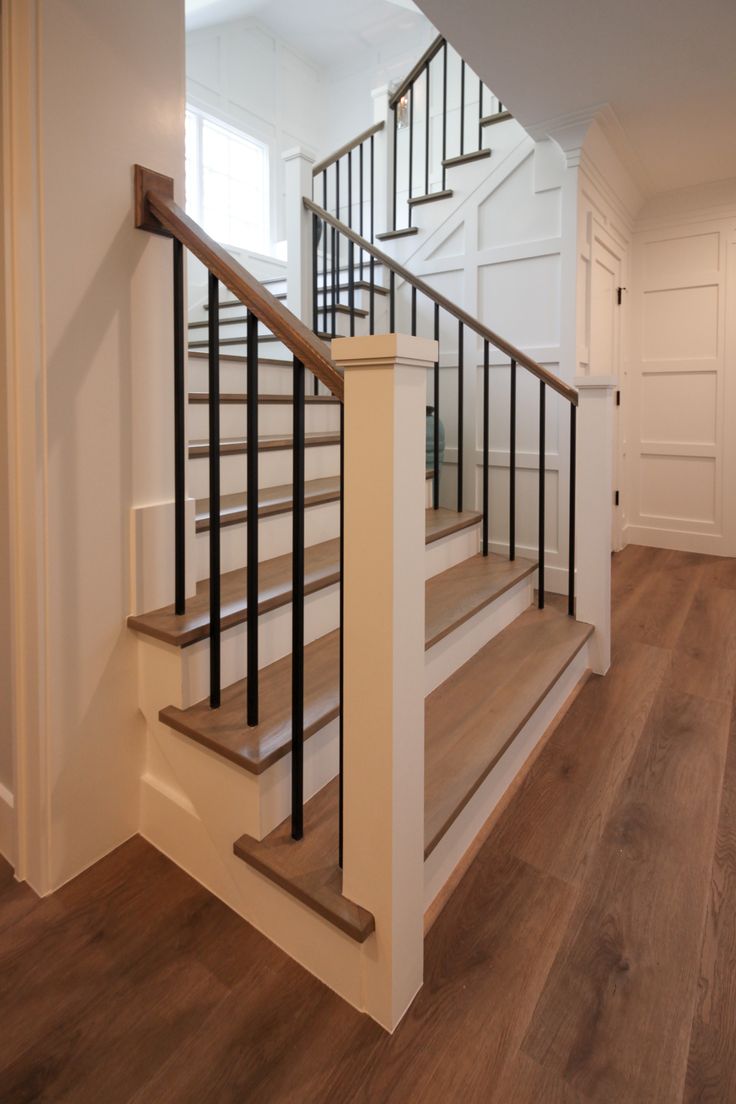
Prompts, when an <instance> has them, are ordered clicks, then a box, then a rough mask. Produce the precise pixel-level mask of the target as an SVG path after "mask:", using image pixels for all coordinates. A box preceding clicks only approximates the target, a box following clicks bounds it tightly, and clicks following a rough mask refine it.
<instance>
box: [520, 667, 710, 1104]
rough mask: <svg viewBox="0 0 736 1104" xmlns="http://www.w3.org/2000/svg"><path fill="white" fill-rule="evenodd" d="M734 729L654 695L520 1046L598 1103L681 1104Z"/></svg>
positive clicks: (706, 704) (695, 703)
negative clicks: (712, 857) (719, 797)
mask: <svg viewBox="0 0 736 1104" xmlns="http://www.w3.org/2000/svg"><path fill="white" fill-rule="evenodd" d="M729 721H730V711H729V710H728V709H727V707H726V706H725V705H723V704H722V703H720V702H710V701H706V700H704V699H703V698H699V697H694V696H692V695H687V694H682V693H679V692H677V691H675V690H672V689H669V688H667V687H664V688H663V689H662V690H661V691H660V693H659V695H658V697H657V700H656V702H655V704H654V707H653V709H652V712H651V714H650V716H649V720H648V722H647V724H646V726H645V728H644V731H643V733H642V736H641V739H640V741H639V747H638V749H637V751H636V753H635V755H634V757H633V759H632V764H631V770H630V772H629V773H628V775H627V777H626V778H625V779H624V781H623V782H622V784H621V787H620V791H619V795H618V800H617V801H616V802H615V803H614V806H613V808H612V810H611V814H610V816H609V819H608V823H607V826H606V829H605V832H604V834H603V837H602V839H601V841H600V843H599V845H598V847H597V848H596V851H595V856H594V859H593V861H592V864H591V869H590V872H589V876H588V878H587V879H586V881H585V882H584V884H583V886H582V887H581V891H580V897H579V900H578V904H577V906H576V908H575V912H574V914H573V917H572V919H571V921H570V927H569V932H568V935H567V936H566V938H565V940H564V942H563V945H562V947H561V949H560V951H559V953H558V955H557V957H556V959H555V963H554V965H553V967H552V969H551V971H550V975H549V978H548V980H547V983H546V985H545V988H544V992H543V994H542V996H541V998H540V1001H539V1004H538V1005H537V1008H536V1010H535V1013H534V1017H533V1019H532V1022H531V1025H530V1029H529V1032H528V1034H527V1036H526V1038H525V1041H524V1046H523V1050H524V1052H525V1053H526V1054H528V1055H529V1056H530V1057H531V1058H533V1059H535V1060H536V1061H537V1062H539V1063H540V1064H541V1065H542V1066H543V1067H545V1068H548V1069H550V1070H552V1071H554V1072H556V1073H557V1074H559V1075H560V1076H562V1077H564V1079H565V1080H566V1081H568V1082H569V1083H570V1084H571V1085H572V1086H573V1087H574V1088H576V1089H577V1090H578V1091H580V1092H582V1093H583V1095H584V1096H588V1097H590V1098H591V1099H594V1100H596V1101H600V1102H606V1104H608V1102H612V1104H613V1102H616V1104H618V1102H619V1101H622V1100H636V1101H644V1100H646V1101H651V1102H652V1104H658V1102H661V1104H671V1102H672V1101H676V1100H678V1099H679V1098H680V1095H681V1092H682V1087H683V1083H684V1076H685V1068H686V1060H687V1036H688V1033H689V1018H690V1015H691V1014H692V1009H693V1005H694V1000H695V995H696V990H697V981H698V953H699V945H700V935H701V933H702V928H703V921H704V915H705V905H706V896H707V889H708V881H709V861H708V860H709V856H710V855H711V854H712V848H713V842H714V838H715V829H716V819H717V812H718V801H717V795H718V794H719V793H720V787H721V782H722V779H723V771H724V763H725V756H726V749H727V743H728V734H729ZM714 795H715V796H716V800H714ZM695 825H697V831H694V830H693V829H694V826H695ZM653 1035H656V1040H657V1043H656V1047H655V1048H653V1047H652V1045H651V1039H652V1037H653Z"/></svg>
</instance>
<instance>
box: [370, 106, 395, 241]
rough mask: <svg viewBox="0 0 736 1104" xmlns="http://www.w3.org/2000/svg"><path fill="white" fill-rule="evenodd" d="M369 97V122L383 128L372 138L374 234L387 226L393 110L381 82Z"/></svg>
mask: <svg viewBox="0 0 736 1104" xmlns="http://www.w3.org/2000/svg"><path fill="white" fill-rule="evenodd" d="M371 96H372V97H373V122H374V123H384V127H383V130H379V132H378V134H376V135H375V137H374V139H373V153H374V156H375V159H376V163H375V165H374V175H375V190H374V195H373V212H374V214H373V224H374V226H375V231H376V233H377V234H380V233H382V231H384V230H388V229H389V228H390V226H391V221H390V220H391V215H392V210H391V202H392V199H390V197H391V196H392V189H391V180H392V175H391V174H392V172H393V144H392V143H393V125H394V113H393V111H392V110H391V108H390V107H389V105H388V99H389V89H388V85H387V84H384V85H383V86H382V87H381V88H374V89H373V91H372V92H371Z"/></svg>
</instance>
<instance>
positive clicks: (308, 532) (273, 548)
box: [196, 502, 340, 581]
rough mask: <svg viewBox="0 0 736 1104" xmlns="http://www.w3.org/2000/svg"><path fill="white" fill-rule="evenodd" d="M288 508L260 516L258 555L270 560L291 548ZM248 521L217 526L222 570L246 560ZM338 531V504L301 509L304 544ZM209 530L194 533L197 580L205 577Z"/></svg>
mask: <svg viewBox="0 0 736 1104" xmlns="http://www.w3.org/2000/svg"><path fill="white" fill-rule="evenodd" d="M291 528H292V515H291V512H289V513H285V514H276V515H273V516H271V517H262V518H261V519H260V521H259V526H258V540H259V559H260V560H261V561H263V560H271V559H274V558H275V557H276V556H285V555H287V554H288V553H290V552H291V543H292V541H291ZM246 534H247V525H246V523H245V522H240V523H239V524H237V525H225V526H223V527H222V528H221V530H220V555H221V557H222V570H223V571H235V570H236V569H237V568H239V567H245V565H246V563H247V556H246V547H245V546H246V539H247V536H246ZM339 534H340V504H339V502H325V503H323V504H322V505H320V506H309V507H308V508H307V509H306V510H305V511H304V539H305V542H306V544H307V545H308V546H309V545H313V544H320V543H321V542H322V541H327V540H332V539H333V538H334V537H337V536H339ZM209 554H210V553H209V532H208V531H207V530H205V531H204V532H200V533H197V540H196V564H197V568H196V570H197V581H199V580H200V579H208V578H209V574H210V567H209Z"/></svg>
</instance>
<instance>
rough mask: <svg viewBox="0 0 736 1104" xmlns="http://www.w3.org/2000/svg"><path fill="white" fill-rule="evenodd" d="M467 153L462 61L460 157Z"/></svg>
mask: <svg viewBox="0 0 736 1104" xmlns="http://www.w3.org/2000/svg"><path fill="white" fill-rule="evenodd" d="M464 153H465V62H464V61H463V60H462V59H461V61H460V156H461V157H462V155H463V154H464Z"/></svg>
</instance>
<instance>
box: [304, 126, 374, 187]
mask: <svg viewBox="0 0 736 1104" xmlns="http://www.w3.org/2000/svg"><path fill="white" fill-rule="evenodd" d="M385 125H386V123H385V122H384V120H383V119H381V121H380V122H379V123H374V124H373V126H369V127H368V129H367V130H364V131H363V132H362V134H359V135H358V137H357V138H353V140H352V141H351V142H346V143H345V145H344V146H340V148H339V149H338V150H335V152H334V153H331V154H329V156H328V157H324V158H323V159H322V160H321V161H318V162H317V164H316V165H315V166H314V168H313V169H312V176H319V174H320V173H321V172H324V171H325V169H329V168H330V166H331V165H334V163H335V162H336V161H339V160H340V158H341V157H344V156H345V154H346V153H350V151H351V150H354V149H355V147H356V146H359V145H360V144H361V142H365V141H366V140H367V139H368V138H372V137H373V135H374V134H378V132H379V130H383V128H384V127H385Z"/></svg>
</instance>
